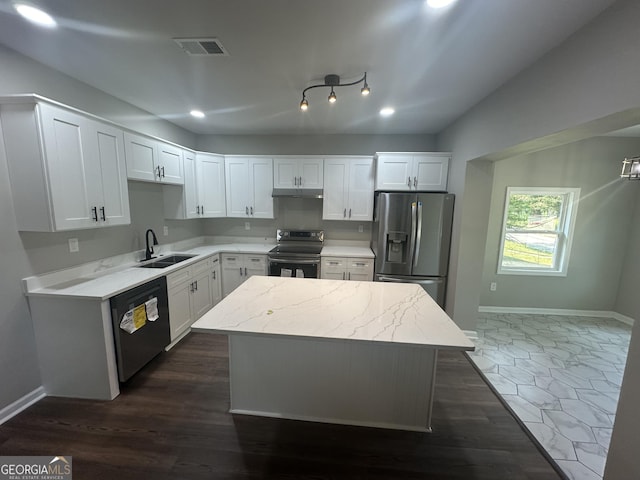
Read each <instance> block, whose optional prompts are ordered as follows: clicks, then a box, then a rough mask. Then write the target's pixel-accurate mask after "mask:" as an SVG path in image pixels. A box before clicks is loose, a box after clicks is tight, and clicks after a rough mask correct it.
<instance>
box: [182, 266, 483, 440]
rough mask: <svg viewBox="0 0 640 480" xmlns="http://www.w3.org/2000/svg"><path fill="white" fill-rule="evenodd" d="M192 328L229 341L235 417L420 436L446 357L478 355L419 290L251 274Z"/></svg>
mask: <svg viewBox="0 0 640 480" xmlns="http://www.w3.org/2000/svg"><path fill="white" fill-rule="evenodd" d="M192 330H194V331H198V332H207V333H223V334H227V335H228V336H229V378H230V389H231V392H230V394H231V395H230V396H231V412H232V413H240V414H250V415H262V416H269V417H281V418H290V419H297V420H309V421H318V422H329V423H340V424H347V425H363V426H372V427H383V428H395V429H402V430H414V431H431V407H432V403H433V389H434V382H435V372H436V364H437V354H438V350H439V349H454V350H473V349H474V345H473V343H472V342H471V341H470V340H469V339H468V338H467V337H466V336H465V335H464V333H463V332H462V331H461V330H460V329H459V328H458V327H457V326H456V325H455V323H453V321H452V320H451V319H450V318H449V317H448V316H447V314H446V313H445V312H444V311H443V310H442V309H440V307H439V306H438V305H437V304H436V303H435V302H434V301H433V300H432V299H431V297H430V296H429V295H428V294H426V292H425V291H424V290H423V289H422V288H421V287H419V286H418V285H415V284H395V283H378V282H354V281H341V280H317V279H298V278H281V277H252V278H250V279H249V280H247V281H246V282H245V283H244V284H242V285H241V286H240V287H238V288H237V289H236V290H235V291H234V292H233V293H231V294H230V295H229V296H228V297H226V298H225V299H224V300H223V301H222V302H220V303H219V304H218V305H217V306H215V307H214V308H213V309H212V310H210V311H209V312H208V313H206V314H205V315H204V316H203V317H201V318H200V319H199V320H198V321H196V322H195V323H194V324H193V325H192Z"/></svg>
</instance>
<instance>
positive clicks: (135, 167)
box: [124, 132, 158, 182]
mask: <svg viewBox="0 0 640 480" xmlns="http://www.w3.org/2000/svg"><path fill="white" fill-rule="evenodd" d="M124 150H125V157H126V159H127V177H128V178H129V179H131V180H144V181H147V182H155V181H156V179H158V171H157V169H156V167H157V166H158V142H157V141H156V140H153V139H152V138H147V137H143V136H141V135H136V134H134V133H129V132H124Z"/></svg>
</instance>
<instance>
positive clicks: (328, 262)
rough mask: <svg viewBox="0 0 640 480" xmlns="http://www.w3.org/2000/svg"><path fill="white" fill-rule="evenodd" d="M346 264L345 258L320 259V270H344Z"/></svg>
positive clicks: (330, 271) (334, 271) (329, 271)
mask: <svg viewBox="0 0 640 480" xmlns="http://www.w3.org/2000/svg"><path fill="white" fill-rule="evenodd" d="M346 266H347V261H346V258H338V257H329V258H323V259H322V271H323V272H326V273H336V272H344V271H345V270H346Z"/></svg>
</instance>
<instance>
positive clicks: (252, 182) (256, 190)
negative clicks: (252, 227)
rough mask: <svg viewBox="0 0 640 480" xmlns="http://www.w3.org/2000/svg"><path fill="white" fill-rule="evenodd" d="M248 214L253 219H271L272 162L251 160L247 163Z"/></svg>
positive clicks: (261, 159)
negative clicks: (249, 193)
mask: <svg viewBox="0 0 640 480" xmlns="http://www.w3.org/2000/svg"><path fill="white" fill-rule="evenodd" d="M249 190H250V192H251V199H252V201H251V203H250V204H249V214H250V216H251V217H253V218H273V197H272V196H271V194H272V193H273V160H272V159H270V158H252V159H251V160H250V162H249Z"/></svg>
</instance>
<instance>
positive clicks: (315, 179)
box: [273, 157, 324, 189]
mask: <svg viewBox="0 0 640 480" xmlns="http://www.w3.org/2000/svg"><path fill="white" fill-rule="evenodd" d="M323 165H324V160H323V159H322V158H318V157H278V158H274V159H273V188H300V189H311V188H314V189H316V188H317V189H321V188H322V186H323V173H324V167H323Z"/></svg>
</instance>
